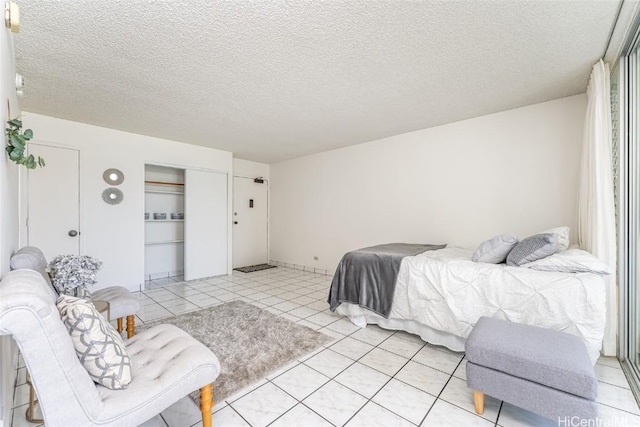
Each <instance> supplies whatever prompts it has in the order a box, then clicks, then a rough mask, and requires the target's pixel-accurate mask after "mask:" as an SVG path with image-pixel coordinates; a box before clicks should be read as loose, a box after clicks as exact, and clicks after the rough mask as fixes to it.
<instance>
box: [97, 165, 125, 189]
mask: <svg viewBox="0 0 640 427" xmlns="http://www.w3.org/2000/svg"><path fill="white" fill-rule="evenodd" d="M102 179H104V182H106V183H107V184H109V185H120V184H122V182H123V181H124V174H123V173H122V171H121V170H120V169H115V168H109V169H107V170H106V171H104V173H103V174H102Z"/></svg>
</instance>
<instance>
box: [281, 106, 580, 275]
mask: <svg viewBox="0 0 640 427" xmlns="http://www.w3.org/2000/svg"><path fill="white" fill-rule="evenodd" d="M461 102H464V101H463V100H461ZM585 109H586V96H585V95H584V94H582V95H577V96H572V97H568V98H563V99H557V100H554V101H550V102H545V103H541V104H536V105H531V106H527V107H524V108H518V109H515V110H509V111H504V112H501V113H497V114H491V115H487V116H483V117H477V118H473V119H469V120H464V121H461V122H457V123H452V124H448V125H444V126H439V127H435V128H430V129H424V130H421V131H417V132H412V133H407V134H403V135H397V136H393V137H390V138H385V139H381V140H378V141H373V142H369V143H365V144H360V145H356V146H351V147H347V148H343V149H338V150H333V151H329V152H324V153H320V154H316V155H312V156H308V157H304V158H299V159H295V160H290V161H286V162H282V163H276V164H272V165H271V259H274V260H277V261H282V262H287V263H293V264H299V265H304V266H311V267H317V268H321V269H328V270H329V272H330V273H332V272H333V270H334V269H335V267H336V265H337V263H338V261H339V260H340V257H341V256H342V255H343V254H344V253H345V252H347V251H349V250H353V249H356V248H361V247H364V246H369V245H375V244H380V243H387V242H416V243H422V242H424V243H448V244H452V245H463V246H476V245H477V244H478V243H480V242H481V241H483V240H485V239H488V238H490V237H491V236H493V235H495V234H499V233H506V232H513V233H516V234H517V235H518V236H520V237H526V236H527V235H530V234H533V233H536V232H538V231H541V230H543V229H545V228H549V227H553V226H559V225H569V226H571V227H572V228H574V226H575V222H576V203H577V189H578V170H579V168H578V166H579V158H580V147H581V141H582V127H583V121H584V114H585ZM314 256H318V257H319V260H318V261H314V260H313V257H314Z"/></svg>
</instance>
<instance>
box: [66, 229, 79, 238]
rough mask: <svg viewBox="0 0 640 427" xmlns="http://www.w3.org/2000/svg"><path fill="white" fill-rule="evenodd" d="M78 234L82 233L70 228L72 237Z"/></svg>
mask: <svg viewBox="0 0 640 427" xmlns="http://www.w3.org/2000/svg"><path fill="white" fill-rule="evenodd" d="M78 234H80V233H78V232H77V231H76V230H69V236H71V237H76V236H77V235H78Z"/></svg>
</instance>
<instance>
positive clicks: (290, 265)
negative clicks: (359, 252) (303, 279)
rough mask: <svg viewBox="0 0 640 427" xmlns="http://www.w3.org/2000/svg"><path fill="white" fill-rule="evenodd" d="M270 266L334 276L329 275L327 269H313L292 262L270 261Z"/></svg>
mask: <svg viewBox="0 0 640 427" xmlns="http://www.w3.org/2000/svg"><path fill="white" fill-rule="evenodd" d="M269 264H271V265H277V266H278V267H286V268H293V269H294V270H300V271H307V272H309V273H315V274H322V275H324V276H332V275H333V274H332V273H329V270H327V269H325V268H318V267H311V266H308V265H301V264H294V263H292V262H284V261H276V260H273V259H272V260H269Z"/></svg>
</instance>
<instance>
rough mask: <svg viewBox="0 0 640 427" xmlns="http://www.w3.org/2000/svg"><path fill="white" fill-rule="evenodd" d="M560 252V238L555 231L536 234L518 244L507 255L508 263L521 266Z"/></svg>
mask: <svg viewBox="0 0 640 427" xmlns="http://www.w3.org/2000/svg"><path fill="white" fill-rule="evenodd" d="M556 252H558V239H557V237H556V235H555V234H553V233H545V234H536V235H535V236H531V237H527V238H526V239H524V240H522V241H521V242H520V243H518V244H517V245H516V247H515V248H513V249H512V250H511V252H509V255H508V256H507V265H510V266H513V267H519V266H521V265H522V264H526V263H528V262H533V261H537V260H539V259H542V258H546V257H548V256H549V255H553V254H555V253H556Z"/></svg>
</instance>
